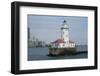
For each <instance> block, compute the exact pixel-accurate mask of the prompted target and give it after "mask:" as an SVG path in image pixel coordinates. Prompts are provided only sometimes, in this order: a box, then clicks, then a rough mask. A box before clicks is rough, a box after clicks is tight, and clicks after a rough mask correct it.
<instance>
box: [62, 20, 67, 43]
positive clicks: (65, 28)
mask: <svg viewBox="0 0 100 76" xmlns="http://www.w3.org/2000/svg"><path fill="white" fill-rule="evenodd" d="M61 39H62V40H64V42H66V43H69V27H68V25H67V22H66V20H64V21H63V24H62V27H61Z"/></svg>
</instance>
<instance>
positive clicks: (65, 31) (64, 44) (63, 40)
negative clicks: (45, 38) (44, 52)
mask: <svg viewBox="0 0 100 76" xmlns="http://www.w3.org/2000/svg"><path fill="white" fill-rule="evenodd" d="M55 48H56V50H55ZM73 51H74V52H75V43H74V42H72V41H71V40H70V38H69V27H68V24H67V22H66V21H65V20H64V21H63V24H62V27H61V37H60V38H59V39H57V40H56V41H53V42H51V47H50V51H49V53H50V54H51V55H59V54H65V53H66V52H67V53H68V52H70V53H71V52H73Z"/></svg>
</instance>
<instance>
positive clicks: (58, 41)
mask: <svg viewBox="0 0 100 76" xmlns="http://www.w3.org/2000/svg"><path fill="white" fill-rule="evenodd" d="M51 43H65V42H64V40H62V39H57V40H56V41H54V42H51Z"/></svg>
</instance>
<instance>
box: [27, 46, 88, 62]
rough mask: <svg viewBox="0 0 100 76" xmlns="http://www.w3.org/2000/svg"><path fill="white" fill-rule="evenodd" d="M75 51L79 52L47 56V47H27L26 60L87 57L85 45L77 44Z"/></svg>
mask: <svg viewBox="0 0 100 76" xmlns="http://www.w3.org/2000/svg"><path fill="white" fill-rule="evenodd" d="M76 47H77V52H81V53H79V54H76V55H64V56H56V57H52V56H47V55H48V54H49V49H48V48H46V47H45V48H43V47H42V48H41V47H39V48H28V61H32V60H56V59H80V58H88V52H87V45H78V46H76Z"/></svg>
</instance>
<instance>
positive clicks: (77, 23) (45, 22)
mask: <svg viewBox="0 0 100 76" xmlns="http://www.w3.org/2000/svg"><path fill="white" fill-rule="evenodd" d="M27 17H28V27H29V28H30V32H31V33H30V36H31V39H32V37H33V36H35V37H36V38H38V39H39V40H42V41H45V42H46V43H50V42H53V41H55V40H57V39H59V38H61V27H62V24H63V21H64V20H66V21H67V25H68V26H69V38H70V40H71V41H73V42H75V43H76V44H77V45H86V44H87V42H88V41H87V39H88V38H87V37H88V36H87V33H88V17H80V16H50V15H32V14H31V15H30V14H29V15H28V16H27Z"/></svg>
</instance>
